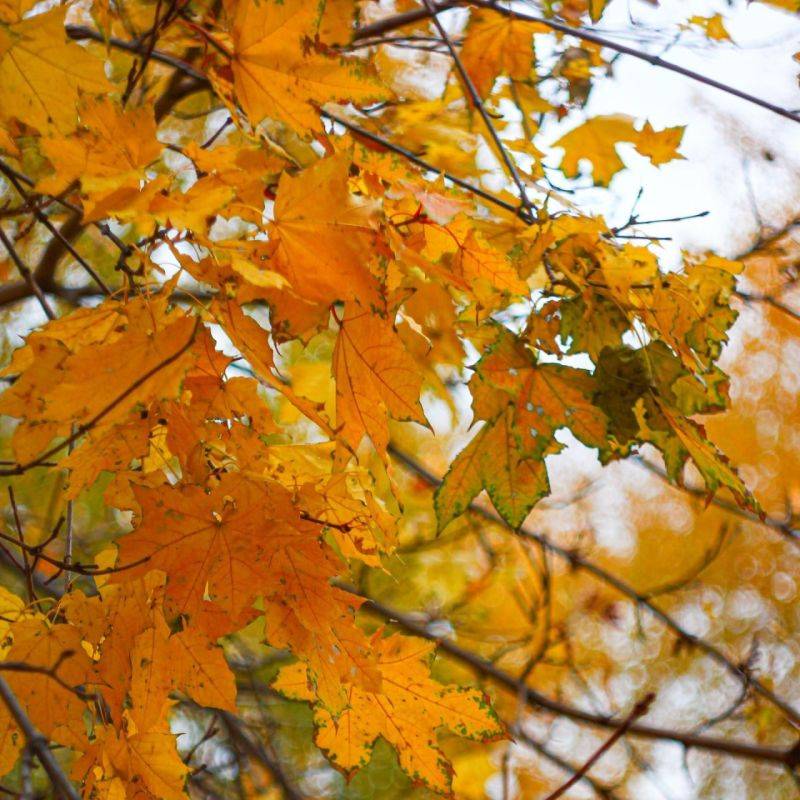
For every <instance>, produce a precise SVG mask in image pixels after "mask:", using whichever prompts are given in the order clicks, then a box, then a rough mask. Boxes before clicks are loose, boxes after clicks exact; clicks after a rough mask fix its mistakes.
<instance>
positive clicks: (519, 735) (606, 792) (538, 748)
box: [510, 725, 618, 800]
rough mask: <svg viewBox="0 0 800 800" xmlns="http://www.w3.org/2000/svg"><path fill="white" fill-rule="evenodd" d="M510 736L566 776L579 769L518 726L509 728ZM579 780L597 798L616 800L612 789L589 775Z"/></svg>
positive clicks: (582, 776)
mask: <svg viewBox="0 0 800 800" xmlns="http://www.w3.org/2000/svg"><path fill="white" fill-rule="evenodd" d="M510 732H511V735H512V736H513V737H514V739H515V740H516V741H517V742H522V744H524V745H525V746H526V747H529V748H530V749H531V750H534V751H535V752H537V753H539V754H541V755H542V756H544V758H546V759H547V760H548V761H552V762H553V764H555V765H556V766H557V767H559V768H560V769H562V770H563V771H564V772H566V773H567V774H568V775H574V774H575V773H576V772H577V771H578V770H579V769H580V767H576V766H574V765H573V764H570V763H569V761H566V760H565V759H563V758H561V756H559V755H557V754H556V753H554V752H553V751H552V750H551V749H550V748H549V747H547V745H545V744H543V743H542V742H540V741H537V740H536V739H534V738H533V737H532V736H530V735H529V734H528V733H526V732H525V731H524V730H523V729H522V727H521V726H520V725H513V726H512V727H511V728H510ZM580 780H581V781H583V782H585V783H588V784H589V786H591V787H592V789H593V790H594V792H595V794H596V795H597V796H598V797H602V798H603V800H618V795H616V794H615V793H614V792H613V790H612V789H610V788H609V787H607V786H603V784H602V783H600V782H599V781H597V780H595V779H594V778H593V777H592V776H591V775H587V774H586V773H584V774H582V775H581V776H580Z"/></svg>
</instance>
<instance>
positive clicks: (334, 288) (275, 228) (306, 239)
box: [270, 155, 378, 305]
mask: <svg viewBox="0 0 800 800" xmlns="http://www.w3.org/2000/svg"><path fill="white" fill-rule="evenodd" d="M349 166H350V160H349V158H347V156H345V155H338V156H333V157H329V158H325V159H322V160H321V161H319V162H317V163H316V164H314V165H313V166H311V167H309V168H308V169H306V170H304V171H303V172H302V173H300V175H298V176H297V177H291V176H289V175H287V174H286V173H284V174H283V175H282V176H281V180H280V183H279V184H278V193H277V198H276V200H275V211H274V217H275V218H274V221H273V223H272V224H271V225H270V231H271V233H273V234H274V236H275V237H276V243H277V244H276V251H275V261H276V262H277V264H276V268H277V270H278V271H279V272H280V273H281V274H283V275H285V277H286V278H287V280H288V281H289V283H290V285H291V287H292V289H293V290H294V292H296V293H297V294H298V295H300V296H301V297H302V298H304V299H305V300H307V301H313V302H318V303H324V304H325V305H329V304H330V303H332V302H333V301H335V300H339V299H346V298H351V297H352V298H359V299H360V300H361V301H362V302H365V301H368V299H369V298H370V297H371V296H373V295H374V296H376V299H377V282H376V280H375V278H374V276H373V275H372V274H371V273H370V271H369V269H368V267H367V265H368V263H369V261H370V260H371V259H373V258H374V257H375V246H376V244H377V241H378V239H377V231H376V230H375V221H374V218H375V207H374V204H371V203H369V202H365V201H364V200H363V199H360V198H357V197H354V196H352V195H351V193H350V191H349V188H348V170H349ZM309 197H313V198H314V201H315V202H314V207H313V209H312V208H311V206H309Z"/></svg>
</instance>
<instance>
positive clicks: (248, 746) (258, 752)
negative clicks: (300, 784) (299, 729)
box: [218, 711, 306, 800]
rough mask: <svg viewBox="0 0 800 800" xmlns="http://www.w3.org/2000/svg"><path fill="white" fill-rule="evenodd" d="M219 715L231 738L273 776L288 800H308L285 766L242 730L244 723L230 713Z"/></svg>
mask: <svg viewBox="0 0 800 800" xmlns="http://www.w3.org/2000/svg"><path fill="white" fill-rule="evenodd" d="M218 713H219V715H220V716H221V717H222V719H223V721H224V722H225V725H226V727H227V728H228V731H229V732H230V735H231V738H232V739H233V740H234V741H235V742H236V743H237V744H238V745H239V746H240V747H241V748H242V750H244V751H245V752H246V753H247V755H248V756H249V757H250V758H251V759H253V760H254V761H257V762H258V763H259V764H261V766H262V767H264V768H265V769H266V770H267V772H269V774H270V775H272V777H273V778H274V779H275V782H276V783H277V784H278V786H280V788H281V791H282V792H283V795H284V797H286V798H287V800H306V796H305V795H304V794H302V793H301V792H300V790H299V789H298V788H297V787H296V786H295V785H294V784H293V783H292V781H291V780H290V779H289V776H288V775H287V774H286V770H284V768H283V765H282V764H281V763H280V762H279V761H278V759H276V758H273V756H272V755H271V754H270V753H269V752H268V751H267V748H266V747H264V745H263V744H262V743H261V742H260V741H254V740H253V739H252V738H251V737H250V736H249V735H248V734H247V733H245V732H244V730H242V723H241V721H240V720H238V719H237V718H236V717H235V716H233V714H231V713H229V712H228V711H220V712H218Z"/></svg>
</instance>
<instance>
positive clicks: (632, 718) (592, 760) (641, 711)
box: [544, 694, 656, 800]
mask: <svg viewBox="0 0 800 800" xmlns="http://www.w3.org/2000/svg"><path fill="white" fill-rule="evenodd" d="M655 697H656V696H655V695H654V694H649V695H647V697H645V698H644V700H641V701H640V702H638V703H637V704H636V705H635V706H634V707H633V710H632V711H631V713H630V714H628V716H627V717H625V719H624V720H622V723H621V724H620V726H619V728H617V730H615V731H614V733H612V734H611V736H609V737H608V739H607V740H606V741H605V742H603V744H602V745H601V746H600V747H599V748H598V749H597V750H595V752H594V753H592V755H591V756H590V757H589V758H588V759H587V761H586V763H585V764H584V765H583V766H582V767H581V768H580V769H578V770H577V771H576V772H575V774H574V775H573V776H572V777H571V778H570V779H569V780H568V781H566V782H565V783H564V784H562V785H561V786H559V787H558V789H556V790H555V791H554V792H551V793H550V794H549V795H547V797H546V798H545V799H544V800H558V798H559V797H561V796H562V795H563V794H565V793H566V792H568V791H569V790H570V789H571V788H572V787H573V786H574V785H575V784H576V783H577V782H578V781H579V780H580V779H581V778H582V777H583V776H584V775H586V773H587V772H589V770H590V769H591V768H592V767H593V766H594V765H595V764H596V763H597V762H598V761H599V760H600V759H601V758H602V757H603V754H604V753H607V752H608V751H609V750H610V749H611V748H612V747H613V746H614V745H615V744H616V743H617V742H618V741H619V740H620V739H621V738H622V737H623V736H624V735H625V734H626V733H627V732H628V730H629V729H630V727H631V725H633V723H634V722H636V720H637V719H639V717H643V716H644V715H645V714H646V713H647V712H648V710H649V708H650V705H651V704H652V702H653V700H655Z"/></svg>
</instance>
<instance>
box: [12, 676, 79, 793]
mask: <svg viewBox="0 0 800 800" xmlns="http://www.w3.org/2000/svg"><path fill="white" fill-rule="evenodd" d="M0 698H2V700H3V702H4V703H5V704H6V707H7V708H8V710H9V712H10V713H11V716H12V717H13V718H14V721H15V722H16V723H17V725H18V726H19V729H20V730H21V731H22V733H23V735H24V736H25V740H26V741H27V743H28V747H29V748H30V750H32V751H33V752H34V753H35V754H36V757H37V758H38V759H39V761H40V762H41V765H42V767H44V771H45V772H46V773H47V777H48V778H50V782H51V783H52V784H53V787H54V788H55V789H56V791H57V792H58V793H59V794H60V795H62V796H63V797H65V798H67V800H80V795H79V794H78V792H77V790H76V789H75V787H74V786H73V785H72V782H71V781H70V780H69V778H68V777H67V776H66V774H65V773H64V771H63V770H62V769H61V765H60V764H59V763H58V761H56V759H55V757H54V756H53V753H52V752H51V750H50V747H49V746H48V744H47V740H46V739H45V738H44V736H42V734H41V733H39V731H37V730H36V728H35V727H34V726H33V723H32V722H31V721H30V719H29V718H28V715H27V714H26V713H25V711H24V710H23V708H22V706H21V705H20V703H19V700H17V698H16V695H15V694H14V693H13V692H12V691H11V687H10V686H9V685H8V683H6V680H5V678H3V677H2V676H0Z"/></svg>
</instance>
